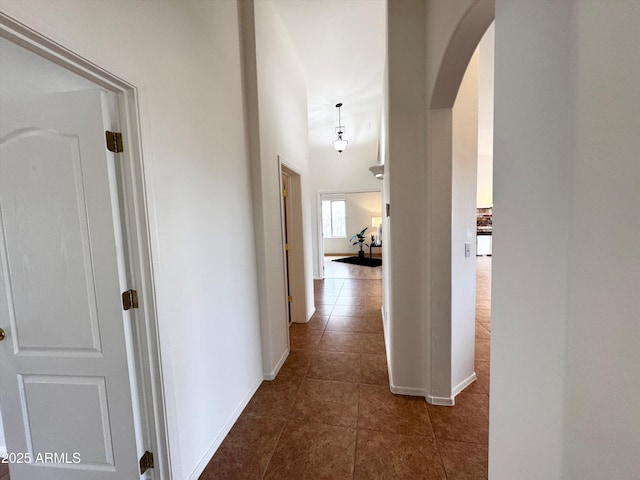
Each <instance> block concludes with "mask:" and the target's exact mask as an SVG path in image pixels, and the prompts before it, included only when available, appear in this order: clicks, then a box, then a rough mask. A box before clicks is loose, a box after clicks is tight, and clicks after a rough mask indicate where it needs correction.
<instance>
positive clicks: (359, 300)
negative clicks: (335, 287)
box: [336, 294, 366, 307]
mask: <svg viewBox="0 0 640 480" xmlns="http://www.w3.org/2000/svg"><path fill="white" fill-rule="evenodd" d="M365 303H366V297H364V296H359V295H345V294H341V295H340V296H339V297H338V299H337V300H336V305H346V306H352V305H353V306H357V307H362V306H364V305H365Z"/></svg>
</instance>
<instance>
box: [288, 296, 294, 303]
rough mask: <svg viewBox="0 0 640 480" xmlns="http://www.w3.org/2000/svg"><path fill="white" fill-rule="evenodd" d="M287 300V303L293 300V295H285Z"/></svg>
mask: <svg viewBox="0 0 640 480" xmlns="http://www.w3.org/2000/svg"><path fill="white" fill-rule="evenodd" d="M287 301H288V302H289V303H291V302H293V297H292V296H291V295H289V296H288V297H287Z"/></svg>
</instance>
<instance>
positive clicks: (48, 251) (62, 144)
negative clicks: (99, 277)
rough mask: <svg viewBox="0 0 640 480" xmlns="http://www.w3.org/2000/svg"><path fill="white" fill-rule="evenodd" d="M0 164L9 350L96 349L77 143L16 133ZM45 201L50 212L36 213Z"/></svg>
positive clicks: (70, 351) (66, 138) (7, 143)
mask: <svg viewBox="0 0 640 480" xmlns="http://www.w3.org/2000/svg"><path fill="white" fill-rule="evenodd" d="M39 152H47V155H46V157H44V156H41V155H39V154H38V153H39ZM1 164H2V172H3V175H2V177H1V178H0V191H1V192H2V196H3V198H5V199H7V201H6V202H2V204H1V205H0V218H1V219H2V223H3V227H4V228H3V231H4V249H5V257H6V259H7V267H8V268H7V275H6V276H7V277H8V278H7V280H8V281H7V282H6V283H5V288H6V289H7V290H9V291H6V292H5V294H6V296H7V298H9V299H11V300H12V302H11V305H10V306H9V309H10V311H9V315H10V319H11V320H10V321H11V327H12V330H13V332H14V336H13V339H14V347H15V348H16V353H19V354H28V353H33V354H44V353H46V352H47V351H51V350H57V351H58V352H59V353H63V352H64V353H67V354H78V353H84V352H96V353H98V352H100V350H101V348H100V338H99V335H98V325H97V311H96V305H95V297H96V294H95V285H94V282H93V278H92V273H93V272H92V270H93V269H92V266H91V258H90V256H89V251H90V242H89V232H88V227H87V226H88V218H87V208H86V202H85V192H84V184H83V181H82V166H81V164H80V145H79V142H78V138H77V137H73V136H65V135H58V134H55V133H51V132H49V131H46V130H40V129H26V130H21V131H19V132H18V133H17V134H15V135H12V136H11V138H9V139H6V140H5V142H3V145H2V160H1ZM17 179H19V180H18V181H16V180H17ZM48 203H50V204H51V205H52V209H54V210H55V211H56V212H57V213H56V215H51V214H50V213H51V210H52V209H44V208H39V206H40V205H46V204H48ZM48 272H57V274H56V275H55V276H53V275H47V273H48ZM47 318H65V319H66V321H65V322H64V323H61V322H60V323H59V322H43V321H42V319H47ZM16 319H20V327H19V328H18V326H17V324H16Z"/></svg>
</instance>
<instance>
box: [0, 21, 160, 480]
mask: <svg viewBox="0 0 640 480" xmlns="http://www.w3.org/2000/svg"><path fill="white" fill-rule="evenodd" d="M0 49H1V50H2V54H1V55H0V62H1V64H0V70H1V71H2V72H3V81H2V88H1V89H0V104H1V106H0V149H1V153H0V162H1V169H2V177H1V179H0V213H1V215H2V218H3V222H2V224H0V260H1V261H0V266H1V268H2V275H0V293H1V295H0V328H2V330H3V332H0V333H4V335H1V336H2V337H3V338H2V342H1V343H0V362H1V363H2V364H3V365H4V366H5V367H3V375H2V377H1V379H0V388H1V395H0V397H1V398H2V404H0V410H1V411H2V419H3V427H4V428H3V432H2V433H3V435H0V442H1V443H2V445H0V450H5V451H7V452H10V453H15V452H21V455H23V458H22V461H20V459H19V458H18V457H15V458H13V460H14V461H12V458H8V460H9V470H10V472H7V473H8V474H10V475H11V478H12V480H26V479H29V480H36V479H40V478H42V479H47V480H57V479H60V480H62V479H65V480H67V479H68V480H73V479H76V478H77V479H80V478H87V477H91V478H95V479H104V480H111V479H113V480H115V479H119V478H125V477H126V478H138V477H140V476H141V475H142V474H141V465H142V464H141V460H144V461H146V460H147V459H149V458H150V457H151V455H153V457H154V463H155V468H154V469H153V470H148V471H147V473H145V474H144V478H147V479H151V478H161V477H164V475H166V474H167V473H168V471H169V468H168V457H167V442H166V431H165V426H164V405H163V402H162V398H163V396H162V386H161V382H160V381H159V379H160V375H159V371H158V365H159V352H158V351H157V345H158V343H157V331H156V327H157V322H156V317H155V300H154V296H153V285H152V275H151V271H150V265H151V262H150V258H149V256H148V252H149V245H148V232H147V231H146V228H147V227H146V224H144V223H140V220H139V219H141V218H146V212H145V211H144V205H145V201H144V187H143V185H142V178H143V176H142V158H141V153H140V151H139V143H138V133H137V130H136V125H137V124H138V119H137V105H136V92H135V88H134V87H133V86H131V85H129V84H126V83H125V82H123V81H122V80H120V79H117V78H116V77H113V76H111V75H110V74H109V73H107V72H106V71H104V70H102V69H99V68H98V67H96V66H95V65H93V64H90V63H89V62H87V61H85V60H84V59H82V58H80V57H77V56H75V55H74V54H73V53H71V52H69V51H66V50H64V49H61V48H60V47H59V46H58V45H55V44H53V43H52V42H49V41H48V40H46V39H44V38H43V37H42V36H40V35H39V34H38V33H37V32H33V31H30V30H28V29H27V28H25V27H24V26H23V25H19V24H17V23H15V22H14V21H13V20H12V19H10V18H8V17H5V16H3V15H1V14H0ZM74 72H80V73H74ZM105 132H107V133H106V134H105ZM111 132H115V133H111ZM123 292H124V294H123ZM136 294H137V296H136ZM145 452H149V453H148V454H146V453H145ZM27 457H28V459H30V460H31V462H26V461H25V460H27ZM3 473H4V472H3ZM3 478H4V477H3Z"/></svg>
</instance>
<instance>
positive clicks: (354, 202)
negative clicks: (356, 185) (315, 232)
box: [324, 192, 382, 255]
mask: <svg viewBox="0 0 640 480" xmlns="http://www.w3.org/2000/svg"><path fill="white" fill-rule="evenodd" d="M344 198H345V200H346V217H347V238H325V239H324V253H325V254H340V253H347V254H350V255H355V254H356V253H357V252H358V250H360V247H359V246H358V245H355V246H351V243H350V242H349V239H350V238H351V237H352V236H353V235H355V234H356V233H360V231H361V230H362V229H363V228H364V227H367V229H368V230H367V231H366V232H365V234H366V237H365V238H366V241H365V243H371V234H373V233H375V232H376V231H377V229H376V228H372V226H371V218H372V217H381V216H382V214H381V211H380V208H381V204H382V203H381V202H382V195H381V193H380V192H361V193H347V194H345V195H344ZM363 248H364V250H365V251H366V252H368V251H369V250H368V248H367V247H363ZM376 253H380V249H378V250H377V251H376Z"/></svg>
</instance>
